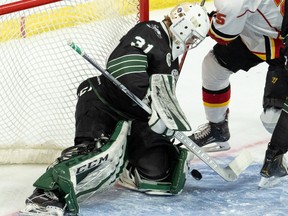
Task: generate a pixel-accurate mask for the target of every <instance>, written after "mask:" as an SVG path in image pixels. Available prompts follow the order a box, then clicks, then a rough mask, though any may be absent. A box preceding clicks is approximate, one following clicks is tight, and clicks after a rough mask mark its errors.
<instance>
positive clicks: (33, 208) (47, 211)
mask: <svg viewBox="0 0 288 216" xmlns="http://www.w3.org/2000/svg"><path fill="white" fill-rule="evenodd" d="M64 209H65V204H63V203H62V202H60V201H59V198H58V197H57V196H56V195H55V194H54V193H53V192H44V191H43V190H41V189H35V190H34V192H33V194H32V195H31V196H30V197H28V198H27V200H26V208H25V210H23V211H20V213H19V215H20V216H28V215H31V216H32V215H43V216H44V215H51V216H63V215H64Z"/></svg>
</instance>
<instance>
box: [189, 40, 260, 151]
mask: <svg viewBox="0 0 288 216" xmlns="http://www.w3.org/2000/svg"><path fill="white" fill-rule="evenodd" d="M261 62H263V61H262V60H261V59H260V58H258V57H257V56H255V55H254V54H252V53H251V52H250V51H249V50H248V49H247V47H246V46H245V45H244V44H243V42H242V40H241V38H240V37H239V38H238V39H236V40H234V41H232V42H231V43H229V44H228V45H220V44H216V45H215V46H214V47H213V50H212V51H210V52H209V53H208V54H207V55H206V57H205V58H204V61H203V63H202V81H203V83H202V85H203V87H202V98H203V103H204V109H205V113H206V118H207V120H208V121H209V122H208V123H207V124H205V125H203V126H202V127H201V128H199V130H198V131H196V132H195V133H194V134H193V135H192V136H191V139H193V141H194V142H195V143H197V144H198V145H199V146H204V145H207V144H210V143H215V142H216V143H218V145H216V146H215V148H217V147H220V149H219V150H221V148H223V149H224V150H225V149H227V148H228V149H229V145H228V144H227V143H225V142H226V141H228V140H229V138H230V133H229V128H228V106H229V102H230V91H231V88H230V81H229V77H230V75H231V74H233V73H236V72H237V71H239V70H240V69H242V70H245V71H248V70H249V69H250V68H251V67H254V66H256V65H257V64H259V63H261ZM212 149H214V148H212ZM223 149H222V150H223ZM214 150H216V149H214Z"/></svg>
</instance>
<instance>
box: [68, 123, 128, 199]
mask: <svg viewBox="0 0 288 216" xmlns="http://www.w3.org/2000/svg"><path fill="white" fill-rule="evenodd" d="M129 128H130V126H129V124H128V122H123V125H122V126H121V128H119V129H117V130H119V131H115V132H114V134H113V135H112V137H111V139H110V141H109V142H108V143H107V144H105V145H104V146H103V147H102V148H101V151H103V152H102V153H101V154H98V155H95V157H93V158H90V159H89V160H86V161H83V162H82V163H80V164H77V165H76V166H74V167H71V168H70V174H71V180H72V182H73V183H74V185H75V193H76V194H78V195H79V194H83V195H84V194H86V192H88V194H87V195H86V196H82V197H80V198H81V200H83V199H86V198H88V197H90V196H92V195H93V194H94V193H96V192H99V191H102V190H104V189H106V188H107V187H109V186H110V185H112V184H113V183H114V182H115V181H116V179H117V178H118V176H119V173H120V172H121V171H122V169H123V166H124V163H125V161H124V158H125V149H126V143H127V134H128V132H129ZM89 170H90V171H89ZM84 172H86V173H87V172H89V174H88V175H87V176H86V177H85V178H84V179H83V180H81V182H79V183H77V176H79V175H81V174H82V173H84ZM92 191H93V192H92Z"/></svg>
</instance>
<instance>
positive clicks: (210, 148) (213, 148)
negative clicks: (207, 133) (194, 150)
mask: <svg viewBox="0 0 288 216" xmlns="http://www.w3.org/2000/svg"><path fill="white" fill-rule="evenodd" d="M230 148H231V147H230V145H229V143H228V142H215V143H210V144H208V145H206V146H203V147H202V149H203V150H204V151H206V152H220V151H228V150H229V149H230Z"/></svg>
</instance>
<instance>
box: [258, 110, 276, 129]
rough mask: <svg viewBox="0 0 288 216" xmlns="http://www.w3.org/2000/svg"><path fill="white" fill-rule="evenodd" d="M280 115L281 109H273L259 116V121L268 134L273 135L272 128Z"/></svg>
mask: <svg viewBox="0 0 288 216" xmlns="http://www.w3.org/2000/svg"><path fill="white" fill-rule="evenodd" d="M280 114H281V109H275V108H273V107H271V108H268V109H266V111H265V112H264V111H263V112H262V113H261V115H260V119H261V121H262V124H263V126H264V128H265V129H266V130H267V131H268V132H269V133H271V134H272V133H273V131H274V128H275V126H276V124H277V122H278V119H279V117H280Z"/></svg>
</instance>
